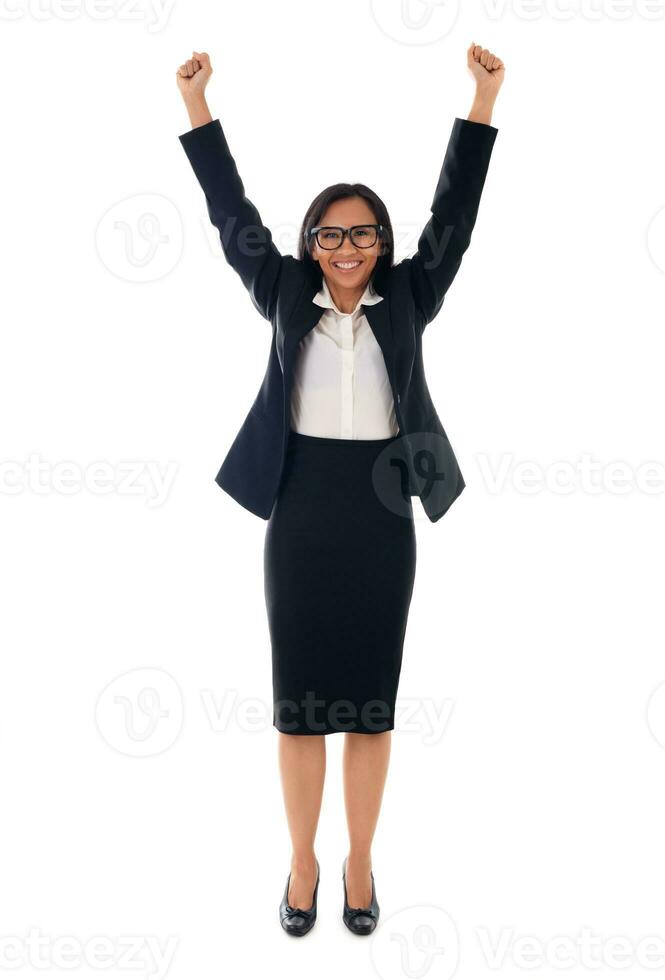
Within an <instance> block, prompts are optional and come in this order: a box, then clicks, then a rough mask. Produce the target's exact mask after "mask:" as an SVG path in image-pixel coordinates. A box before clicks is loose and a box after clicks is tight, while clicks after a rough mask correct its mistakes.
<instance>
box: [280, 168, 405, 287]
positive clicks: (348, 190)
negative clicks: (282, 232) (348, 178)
mask: <svg viewBox="0 0 665 980" xmlns="http://www.w3.org/2000/svg"><path fill="white" fill-rule="evenodd" d="M347 197H362V198H364V200H365V201H367V203H368V204H369V206H370V208H371V209H372V211H373V212H374V216H375V218H376V223H377V224H379V225H383V227H384V229H385V230H384V232H383V234H382V239H381V241H382V254H381V255H379V257H378V259H377V262H376V265H375V266H374V271H373V273H372V282H373V285H374V287H375V289H376V290H377V291H378V292H381V288H382V284H383V278H384V276H385V275H386V273H387V272H388V270H389V269H391V268H392V266H393V264H394V261H395V251H394V242H393V227H392V224H391V221H390V216H389V214H388V209H387V207H386V206H385V204H384V203H383V201H382V200H381V198H380V197H379V195H378V194H376V193H375V192H374V191H373V190H372V189H371V188H369V187H367V186H366V185H365V184H331V186H330V187H326V188H325V190H322V191H321V193H320V194H317V196H316V197H315V198H314V200H313V201H312V203H311V204H310V206H309V207H308V208H307V213H306V214H305V218H304V220H303V223H302V227H301V229H300V235H299V237H298V258H299V259H301V260H302V261H303V262H304V263H305V267H306V269H307V271H308V273H309V274H310V276H311V277H312V280H313V281H314V283H315V284H317V285H318V286H319V287H320V286H321V284H322V281H323V273H322V271H321V266H320V265H319V263H318V262H317V261H316V259H313V258H312V256H311V253H310V250H309V245H310V242H309V232H310V229H311V228H315V227H316V226H317V225H319V224H321V219H322V218H323V215H324V214H325V213H326V210H327V208H328V206H329V205H330V204H332V203H333V202H334V201H340V200H342V199H344V198H347Z"/></svg>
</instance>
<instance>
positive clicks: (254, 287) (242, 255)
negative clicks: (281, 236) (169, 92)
mask: <svg viewBox="0 0 665 980" xmlns="http://www.w3.org/2000/svg"><path fill="white" fill-rule="evenodd" d="M178 139H179V140H180V142H181V144H182V147H183V149H184V151H185V153H186V154H187V158H188V159H189V162H190V163H191V165H192V168H193V170H194V173H195V174H196V178H197V180H198V182H199V184H200V185H201V187H202V189H203V193H204V194H205V199H206V205H207V208H208V214H209V216H210V220H211V221H212V223H213V225H214V226H215V227H216V228H217V230H218V231H219V237H220V241H221V245H222V251H223V252H224V256H225V258H226V260H227V262H228V263H229V265H231V266H232V267H233V268H234V269H235V271H236V272H237V273H238V275H239V276H240V278H241V280H242V282H243V284H244V285H245V287H246V288H247V290H248V291H249V294H250V297H251V299H252V302H253V304H254V306H255V307H256V309H257V310H258V311H259V313H260V314H261V315H262V316H264V317H265V318H266V319H268V320H269V319H270V318H271V315H272V312H273V305H274V303H275V300H276V293H277V285H278V281H279V276H280V271H281V266H282V256H281V255H280V253H279V251H278V249H277V248H276V246H275V244H274V242H273V240H272V235H271V233H270V230H269V229H268V228H266V227H265V225H264V224H263V222H262V220H261V215H260V214H259V212H258V211H257V209H256V207H255V206H254V204H252V202H251V201H250V200H249V198H248V197H247V196H246V195H245V188H244V185H243V182H242V180H241V178H240V175H239V173H238V169H237V167H236V164H235V160H234V159H233V157H232V155H231V151H230V150H229V146H228V143H227V141H226V136H225V135H224V131H223V130H222V125H221V123H220V121H219V119H213V120H212V121H211V122H208V123H205V124H204V125H203V126H197V127H196V128H194V129H191V130H190V131H189V132H187V133H183V134H182V135H181V136H179V137H178Z"/></svg>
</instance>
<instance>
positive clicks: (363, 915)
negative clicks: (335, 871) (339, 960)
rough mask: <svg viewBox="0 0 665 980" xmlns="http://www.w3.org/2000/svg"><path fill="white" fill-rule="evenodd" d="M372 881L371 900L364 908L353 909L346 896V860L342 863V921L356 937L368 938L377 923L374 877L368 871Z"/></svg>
mask: <svg viewBox="0 0 665 980" xmlns="http://www.w3.org/2000/svg"><path fill="white" fill-rule="evenodd" d="M370 876H371V879H372V899H371V901H370V904H369V905H368V906H367V907H366V908H354V907H353V906H352V905H349V903H348V900H347V895H346V858H344V861H343V862H342V881H343V882H344V911H343V913H342V920H343V922H344V925H345V926H346V927H347V929H350V930H351V932H353V933H355V934H356V936H369V934H370V932H374V930H375V929H376V924H377V922H378V921H379V911H380V909H379V903H378V902H377V900H376V889H375V887H374V875H373V874H372V872H371V871H370Z"/></svg>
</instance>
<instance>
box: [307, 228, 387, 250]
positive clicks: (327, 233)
mask: <svg viewBox="0 0 665 980" xmlns="http://www.w3.org/2000/svg"><path fill="white" fill-rule="evenodd" d="M383 231H384V227H383V225H353V227H351V228H339V227H337V226H336V225H319V226H318V227H317V228H310V231H309V237H310V238H316V241H317V244H318V245H319V247H320V248H326V249H333V248H340V246H341V245H342V244H343V242H344V237H345V235H348V236H349V241H350V242H351V243H352V244H353V245H355V246H356V248H371V247H372V245H376V240H377V238H378V237H379V235H380V234H381V233H382V232H383Z"/></svg>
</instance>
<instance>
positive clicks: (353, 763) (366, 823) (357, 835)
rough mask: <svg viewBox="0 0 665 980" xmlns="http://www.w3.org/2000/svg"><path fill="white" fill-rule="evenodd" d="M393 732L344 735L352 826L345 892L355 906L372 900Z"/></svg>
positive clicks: (346, 788)
mask: <svg viewBox="0 0 665 980" xmlns="http://www.w3.org/2000/svg"><path fill="white" fill-rule="evenodd" d="M391 734H392V732H390V731H388V732H381V733H379V734H377V735H361V734H358V733H356V734H354V733H352V732H347V734H346V735H345V736H344V739H345V741H344V762H343V765H344V802H345V805H346V821H347V825H348V828H349V854H348V860H347V864H346V893H347V898H348V902H349V905H351V906H354V907H356V908H358V907H363V908H365V907H366V906H368V905H369V903H370V902H371V900H372V882H371V879H370V876H369V873H370V871H371V870H372V840H373V838H374V831H375V830H376V824H377V822H378V819H379V812H380V810H381V800H382V798H383V788H384V786H385V782H386V775H387V773H388V762H389V760H390V746H391Z"/></svg>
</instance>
